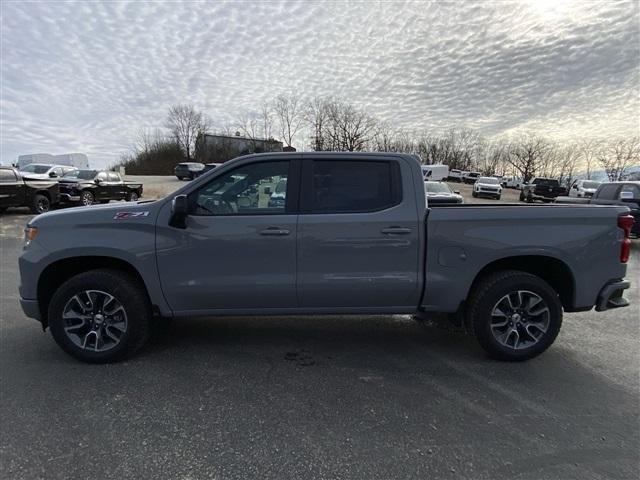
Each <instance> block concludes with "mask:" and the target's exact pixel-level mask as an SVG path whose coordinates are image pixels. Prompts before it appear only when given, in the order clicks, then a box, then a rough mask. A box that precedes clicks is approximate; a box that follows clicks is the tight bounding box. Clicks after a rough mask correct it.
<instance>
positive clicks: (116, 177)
mask: <svg viewBox="0 0 640 480" xmlns="http://www.w3.org/2000/svg"><path fill="white" fill-rule="evenodd" d="M108 175H109V181H110V182H119V181H120V175H118V174H117V173H114V172H109V173H108Z"/></svg>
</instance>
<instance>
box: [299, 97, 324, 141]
mask: <svg viewBox="0 0 640 480" xmlns="http://www.w3.org/2000/svg"><path fill="white" fill-rule="evenodd" d="M328 117H329V109H328V100H327V99H326V98H322V97H314V98H312V99H311V100H309V101H308V102H307V104H306V106H305V109H304V119H305V121H306V122H307V124H308V125H309V129H310V131H311V142H310V146H311V148H312V149H313V150H315V151H318V152H320V151H323V150H325V139H324V135H325V134H326V132H325V130H326V128H327V122H328Z"/></svg>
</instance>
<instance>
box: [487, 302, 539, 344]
mask: <svg viewBox="0 0 640 480" xmlns="http://www.w3.org/2000/svg"><path fill="white" fill-rule="evenodd" d="M550 321H551V311H550V310H549V306H548V305H547V303H546V302H545V301H544V299H543V298H542V297H541V296H540V295H538V294H536V293H533V292H531V291H529V290H517V291H514V292H510V293H508V294H507V295H505V296H503V297H502V298H501V299H500V300H498V302H497V303H496V304H495V305H494V307H493V309H492V311H491V333H492V334H493V337H494V338H495V339H496V340H497V341H498V343H500V344H501V345H503V346H505V347H507V348H511V349H513V350H522V349H525V348H529V347H531V346H533V345H535V344H536V343H538V342H539V341H540V340H541V339H542V337H544V335H545V333H547V330H548V329H549V325H550Z"/></svg>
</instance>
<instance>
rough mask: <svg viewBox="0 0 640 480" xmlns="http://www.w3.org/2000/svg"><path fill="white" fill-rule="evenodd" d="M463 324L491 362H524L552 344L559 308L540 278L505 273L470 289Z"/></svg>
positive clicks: (545, 283)
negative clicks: (491, 358)
mask: <svg viewBox="0 0 640 480" xmlns="http://www.w3.org/2000/svg"><path fill="white" fill-rule="evenodd" d="M466 321H467V324H468V325H469V326H470V327H471V329H472V331H473V332H474V334H475V335H476V337H477V339H478V342H479V343H480V346H481V347H482V348H483V349H484V350H485V351H486V352H487V353H488V354H489V355H490V356H492V357H493V358H496V359H498V360H507V361H522V360H528V359H530V358H533V357H536V356H538V355H540V354H541V353H542V352H544V351H545V350H546V349H547V348H549V347H550V346H551V344H552V343H553V342H554V341H555V339H556V337H557V336H558V332H559V331H560V327H561V325H562V304H561V303H560V299H559V298H558V295H557V293H556V292H555V291H554V290H553V288H551V286H550V285H549V284H548V283H547V282H545V281H544V280H542V279H541V278H540V277H537V276H535V275H531V274H529V273H525V272H521V271H516V270H507V271H502V272H497V273H494V274H491V275H489V276H487V277H485V278H484V279H482V280H481V281H480V282H479V283H478V284H477V285H476V286H475V287H474V289H473V291H472V293H471V295H470V299H469V305H468V308H467V310H466Z"/></svg>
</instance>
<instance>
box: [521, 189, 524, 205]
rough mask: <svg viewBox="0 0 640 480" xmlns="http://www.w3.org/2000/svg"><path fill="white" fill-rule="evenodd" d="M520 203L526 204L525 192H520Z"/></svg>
mask: <svg viewBox="0 0 640 480" xmlns="http://www.w3.org/2000/svg"><path fill="white" fill-rule="evenodd" d="M520 201H521V202H524V192H523V191H520Z"/></svg>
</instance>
